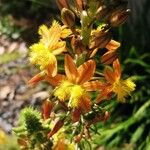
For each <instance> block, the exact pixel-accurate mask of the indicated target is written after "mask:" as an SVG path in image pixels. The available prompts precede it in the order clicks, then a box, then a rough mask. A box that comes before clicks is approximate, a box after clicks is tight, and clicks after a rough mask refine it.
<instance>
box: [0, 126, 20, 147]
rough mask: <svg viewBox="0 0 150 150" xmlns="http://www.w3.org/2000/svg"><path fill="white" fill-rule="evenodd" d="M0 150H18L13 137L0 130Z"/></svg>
mask: <svg viewBox="0 0 150 150" xmlns="http://www.w3.org/2000/svg"><path fill="white" fill-rule="evenodd" d="M0 150H19V147H18V145H17V139H16V138H15V137H14V136H8V135H6V134H5V132H3V131H2V130H1V129H0Z"/></svg>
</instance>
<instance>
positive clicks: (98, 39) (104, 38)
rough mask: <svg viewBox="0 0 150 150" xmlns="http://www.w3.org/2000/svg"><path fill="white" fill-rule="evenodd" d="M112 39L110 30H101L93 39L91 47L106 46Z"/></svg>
mask: <svg viewBox="0 0 150 150" xmlns="http://www.w3.org/2000/svg"><path fill="white" fill-rule="evenodd" d="M110 40H111V35H110V34H109V32H100V33H99V34H98V35H96V36H95V37H94V38H93V39H92V40H91V44H90V49H94V48H104V47H105V46H106V45H107V44H108V42H109V41H110Z"/></svg>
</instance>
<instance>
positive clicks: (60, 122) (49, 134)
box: [47, 119, 64, 138]
mask: <svg viewBox="0 0 150 150" xmlns="http://www.w3.org/2000/svg"><path fill="white" fill-rule="evenodd" d="M63 125H64V120H62V119H61V120H58V121H57V122H56V124H55V126H54V128H53V129H52V130H51V131H50V132H49V133H48V135H47V136H48V138H50V137H52V136H53V135H54V134H55V133H57V131H58V130H59V129H60V128H61V127H62V126H63Z"/></svg>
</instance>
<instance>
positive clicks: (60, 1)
mask: <svg viewBox="0 0 150 150" xmlns="http://www.w3.org/2000/svg"><path fill="white" fill-rule="evenodd" d="M56 3H57V5H58V8H59V9H60V10H62V9H63V8H64V7H65V8H68V7H69V6H68V0H56Z"/></svg>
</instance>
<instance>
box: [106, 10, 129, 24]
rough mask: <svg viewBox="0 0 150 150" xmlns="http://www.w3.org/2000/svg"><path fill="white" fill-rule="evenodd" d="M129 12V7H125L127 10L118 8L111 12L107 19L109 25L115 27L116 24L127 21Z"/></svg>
mask: <svg viewBox="0 0 150 150" xmlns="http://www.w3.org/2000/svg"><path fill="white" fill-rule="evenodd" d="M130 12H131V11H130V9H127V10H122V9H121V10H118V12H114V13H112V15H111V16H110V19H109V22H110V25H111V26H113V27H116V26H119V25H122V24H124V23H125V22H126V21H127V19H128V17H129V15H130Z"/></svg>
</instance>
